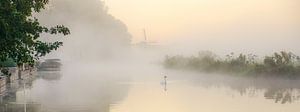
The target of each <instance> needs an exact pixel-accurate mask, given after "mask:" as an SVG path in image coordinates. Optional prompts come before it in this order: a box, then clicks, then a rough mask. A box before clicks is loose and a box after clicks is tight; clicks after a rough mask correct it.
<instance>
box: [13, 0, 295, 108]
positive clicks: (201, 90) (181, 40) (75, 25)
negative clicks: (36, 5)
mask: <svg viewBox="0 0 300 112" xmlns="http://www.w3.org/2000/svg"><path fill="white" fill-rule="evenodd" d="M108 10H109V7H107V6H106V5H105V3H104V2H101V1H99V0H50V3H49V5H48V6H47V8H46V9H45V10H44V11H42V12H41V13H40V14H36V16H37V17H38V18H39V20H40V21H41V23H42V24H45V25H47V26H53V25H56V24H63V25H65V26H67V27H69V28H70V31H71V34H70V35H68V36H67V37H64V38H59V35H58V36H57V37H53V39H52V37H51V38H44V39H45V40H46V41H53V40H56V39H58V40H61V41H63V42H64V46H62V47H61V48H59V50H58V51H55V52H53V53H51V54H49V55H48V56H46V58H60V59H61V60H62V64H63V67H62V70H61V71H60V72H58V73H51V72H50V73H48V72H39V73H38V74H39V75H40V76H39V78H38V79H36V80H35V81H33V82H32V83H31V84H30V88H28V89H27V90H26V92H27V96H26V99H27V101H28V102H37V103H40V104H41V105H42V110H43V111H42V112H200V111H206V112H227V111H228V112H234V111H236V112H240V111H245V112H253V111H266V112H282V111H289V112H297V110H299V109H300V108H299V103H300V102H299V98H300V96H299V89H300V87H299V81H298V80H293V81H290V80H285V79H283V80H281V79H274V80H268V81H266V80H264V79H255V78H254V79H252V78H241V77H238V78H236V77H231V76H223V75H220V74H212V75H210V74H209V75H208V74H204V73H194V72H186V71H181V70H178V71H176V70H175V71H174V70H166V69H164V68H163V66H162V64H161V63H162V60H163V59H164V56H165V55H167V54H171V55H172V54H182V55H190V54H195V53H197V52H198V51H201V50H211V51H213V52H216V53H218V54H221V55H226V54H227V53H230V52H246V53H248V52H251V53H258V54H268V53H272V52H273V51H278V50H289V51H293V52H296V53H300V51H299V49H298V48H296V45H297V43H296V41H295V40H299V39H298V38H296V37H297V36H299V33H298V30H299V29H298V28H299V27H298V26H296V27H295V28H292V27H290V29H289V28H286V29H284V28H277V27H274V29H272V30H268V31H265V30H264V29H266V28H272V26H271V25H270V26H268V27H262V28H260V29H256V27H255V28H251V27H252V25H242V24H240V25H237V26H236V27H235V28H224V29H222V30H218V29H216V31H215V29H214V28H211V29H200V30H196V28H195V29H194V30H191V31H184V32H182V35H181V34H178V35H176V36H174V38H173V40H171V39H170V40H168V41H164V42H161V43H160V42H158V43H157V44H158V45H150V44H149V45H143V44H141V45H139V44H135V42H132V40H133V38H136V37H133V36H132V34H130V32H129V31H128V29H127V26H126V23H124V22H122V21H120V20H119V19H118V18H116V17H114V16H113V15H111V14H110V13H108V12H109V11H108ZM258 26H259V25H258ZM237 29H238V30H237ZM249 29H251V30H249ZM253 29H255V30H253ZM283 29H284V30H283ZM287 32H290V33H287ZM232 35H233V36H232ZM245 35H247V38H235V37H242V36H245ZM264 35H268V36H269V37H270V38H269V37H268V38H263V37H262V36H264ZM43 36H45V37H47V36H48V35H43ZM199 36H200V37H209V38H197V37H199ZM283 36H287V38H282V37H283ZM252 37H255V38H252ZM271 37H272V38H271ZM277 37H278V38H277ZM52 76H53V77H52ZM164 76H167V79H166V80H167V83H164ZM164 84H165V85H164ZM22 92H23V91H21V90H20V91H18V92H17V97H18V98H17V102H22V101H24V99H23V98H24V97H23V96H22V95H23V93H22ZM216 106H218V107H216Z"/></svg>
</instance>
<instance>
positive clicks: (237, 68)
mask: <svg viewBox="0 0 300 112" xmlns="http://www.w3.org/2000/svg"><path fill="white" fill-rule="evenodd" d="M163 64H164V67H166V68H169V69H184V70H194V71H200V72H216V73H226V74H237V75H245V76H276V77H277V76H279V77H287V78H296V77H299V76H300V57H299V56H297V55H295V54H293V53H292V52H286V51H281V52H275V53H274V54H273V55H270V56H265V57H264V58H262V59H259V57H258V56H257V55H254V54H247V55H246V54H239V55H237V56H236V55H235V54H234V53H230V54H228V55H226V58H220V57H218V56H217V55H215V54H214V53H212V52H210V51H204V52H199V54H198V55H197V56H189V57H185V56H181V55H176V56H166V58H165V59H164V62H163Z"/></svg>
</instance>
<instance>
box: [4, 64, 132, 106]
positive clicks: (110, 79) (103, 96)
mask: <svg viewBox="0 0 300 112" xmlns="http://www.w3.org/2000/svg"><path fill="white" fill-rule="evenodd" d="M83 76H84V77H83ZM120 80H123V78H122V77H115V75H110V76H109V75H106V74H105V73H103V72H101V71H94V70H88V71H86V70H83V69H81V70H78V71H77V70H74V69H72V70H64V71H39V72H38V76H37V77H36V78H32V79H28V80H26V82H25V83H26V86H25V90H24V88H23V86H22V85H23V83H24V81H23V82H21V81H19V82H18V83H15V84H12V85H11V86H10V88H9V89H8V90H9V91H7V92H6V95H4V96H3V100H2V102H1V103H0V112H23V111H24V107H25V106H24V102H26V104H27V105H26V108H27V112H109V108H110V104H114V103H115V102H118V101H119V100H122V98H123V97H124V96H126V93H127V92H126V91H127V89H128V87H127V85H119V84H118V83H117V82H119V81H120ZM24 91H25V93H26V94H25V95H26V96H25V95H24Z"/></svg>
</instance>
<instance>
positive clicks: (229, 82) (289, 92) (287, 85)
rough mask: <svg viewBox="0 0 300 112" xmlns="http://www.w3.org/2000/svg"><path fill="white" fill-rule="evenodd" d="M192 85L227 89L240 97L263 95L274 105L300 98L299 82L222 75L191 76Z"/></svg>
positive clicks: (296, 100)
mask: <svg viewBox="0 0 300 112" xmlns="http://www.w3.org/2000/svg"><path fill="white" fill-rule="evenodd" d="M191 77H193V79H192V80H191V81H192V82H193V84H196V85H201V86H203V87H206V88H210V87H220V88H222V87H229V88H231V89H232V90H233V91H237V92H238V93H239V94H240V95H242V96H255V95H257V94H260V92H262V93H263V96H264V98H265V99H269V100H273V101H274V103H281V104H286V103H293V102H298V101H299V98H300V93H299V92H300V86H299V85H300V80H290V79H280V78H249V77H247V78H246V77H236V76H224V75H209V76H205V75H200V76H196V77H195V76H191Z"/></svg>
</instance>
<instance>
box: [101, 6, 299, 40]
mask: <svg viewBox="0 0 300 112" xmlns="http://www.w3.org/2000/svg"><path fill="white" fill-rule="evenodd" d="M106 5H107V6H108V8H109V13H110V14H112V15H113V16H115V17H116V18H118V19H120V20H121V21H123V22H124V23H125V24H126V25H127V26H128V30H129V32H130V33H131V34H132V35H133V40H134V41H139V40H142V39H143V33H142V29H143V28H146V29H147V33H148V35H149V38H150V40H155V41H164V40H166V39H169V38H172V37H175V36H178V35H180V34H181V35H183V34H184V33H188V32H190V31H191V30H193V31H196V32H197V30H204V31H206V30H216V29H218V30H222V29H226V28H228V27H231V28H232V27H235V26H236V25H248V26H249V25H250V26H252V27H254V29H255V27H258V26H266V25H267V26H269V27H273V26H274V27H284V28H292V27H295V26H299V24H300V9H299V6H300V1H299V0H106Z"/></svg>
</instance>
